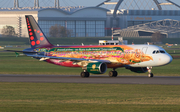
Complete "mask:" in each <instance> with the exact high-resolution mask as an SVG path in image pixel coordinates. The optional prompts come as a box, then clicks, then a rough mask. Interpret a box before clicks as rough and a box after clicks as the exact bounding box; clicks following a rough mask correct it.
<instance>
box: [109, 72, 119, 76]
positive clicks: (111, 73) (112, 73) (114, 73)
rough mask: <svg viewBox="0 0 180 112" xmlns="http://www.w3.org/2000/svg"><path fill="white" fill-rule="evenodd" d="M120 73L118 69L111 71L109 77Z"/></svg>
mask: <svg viewBox="0 0 180 112" xmlns="http://www.w3.org/2000/svg"><path fill="white" fill-rule="evenodd" d="M117 75H118V73H117V71H110V72H109V77H117Z"/></svg>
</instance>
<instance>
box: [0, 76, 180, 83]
mask: <svg viewBox="0 0 180 112" xmlns="http://www.w3.org/2000/svg"><path fill="white" fill-rule="evenodd" d="M0 82H34V83H92V84H159V85H180V77H167V76H155V77H153V78H148V77H147V76H118V77H109V76H105V75H98V76H97V75H91V76H90V77H89V78H81V77H80V76H75V75H0Z"/></svg>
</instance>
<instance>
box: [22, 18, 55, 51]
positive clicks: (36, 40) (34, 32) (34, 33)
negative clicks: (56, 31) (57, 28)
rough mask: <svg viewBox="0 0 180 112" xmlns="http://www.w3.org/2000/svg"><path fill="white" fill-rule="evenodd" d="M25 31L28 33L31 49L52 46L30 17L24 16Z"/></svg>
mask: <svg viewBox="0 0 180 112" xmlns="http://www.w3.org/2000/svg"><path fill="white" fill-rule="evenodd" d="M25 18H26V23H27V29H28V33H29V40H30V44H31V47H32V48H36V47H51V46H53V45H52V44H51V43H50V42H49V41H48V40H47V38H46V36H45V35H44V33H43V32H42V30H41V28H40V27H39V25H38V24H37V22H36V21H35V19H34V17H33V16H31V15H26V16H25Z"/></svg>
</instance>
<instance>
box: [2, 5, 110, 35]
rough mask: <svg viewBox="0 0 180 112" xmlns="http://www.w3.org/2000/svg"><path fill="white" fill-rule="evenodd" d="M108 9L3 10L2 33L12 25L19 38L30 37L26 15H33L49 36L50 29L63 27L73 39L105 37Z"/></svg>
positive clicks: (79, 7)
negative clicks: (5, 27)
mask: <svg viewBox="0 0 180 112" xmlns="http://www.w3.org/2000/svg"><path fill="white" fill-rule="evenodd" d="M107 11H108V10H107V9H105V8H101V7H82V6H77V7H70V6H68V7H59V8H43V7H39V8H38V7H37V8H34V7H33V8H32V7H25V8H1V9H0V32H1V30H2V28H3V26H5V25H11V26H13V27H14V28H15V29H16V32H18V36H19V37H28V34H27V28H26V23H25V15H33V16H34V17H35V19H36V21H37V22H38V24H39V25H40V27H41V28H42V30H43V31H44V33H45V34H46V35H47V36H49V28H50V27H51V26H54V25H61V26H64V27H65V28H67V29H68V30H70V32H71V37H104V36H105V30H104V29H105V24H106V18H107V16H106V13H107Z"/></svg>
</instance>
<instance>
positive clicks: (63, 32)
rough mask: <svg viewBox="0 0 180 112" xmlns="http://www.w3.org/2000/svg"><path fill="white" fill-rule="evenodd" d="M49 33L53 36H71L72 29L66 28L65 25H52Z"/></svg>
mask: <svg viewBox="0 0 180 112" xmlns="http://www.w3.org/2000/svg"><path fill="white" fill-rule="evenodd" d="M49 35H50V36H51V37H70V36H71V32H70V30H68V29H66V28H65V27H64V26H61V25H55V26H51V27H50V29H49Z"/></svg>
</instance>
